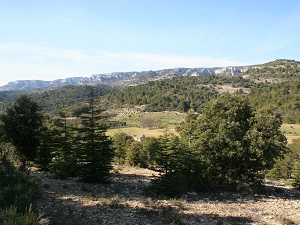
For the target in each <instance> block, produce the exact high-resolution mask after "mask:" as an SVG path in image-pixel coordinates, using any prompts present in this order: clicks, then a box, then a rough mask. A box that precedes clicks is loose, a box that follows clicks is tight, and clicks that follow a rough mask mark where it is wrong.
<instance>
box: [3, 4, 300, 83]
mask: <svg viewBox="0 0 300 225" xmlns="http://www.w3.org/2000/svg"><path fill="white" fill-rule="evenodd" d="M0 6H1V7H0V21H1V22H0V78H1V79H0V86H2V85H5V84H7V83H8V82H10V81H16V80H55V79H63V78H67V77H89V76H91V75H93V74H102V73H111V72H129V71H147V70H159V69H168V68H178V67H189V68H190V67H197V68H199V67H221V66H238V65H254V64H261V63H266V62H269V61H273V60H276V59H293V60H297V61H300V25H299V21H300V1H299V0H242V1H241V0H210V1H207V0H26V1H24V0H9V1H7V0H0Z"/></svg>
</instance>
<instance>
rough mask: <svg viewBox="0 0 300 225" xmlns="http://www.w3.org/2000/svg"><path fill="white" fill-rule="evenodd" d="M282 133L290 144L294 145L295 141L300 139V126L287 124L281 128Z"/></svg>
mask: <svg viewBox="0 0 300 225" xmlns="http://www.w3.org/2000/svg"><path fill="white" fill-rule="evenodd" d="M281 131H282V132H283V133H284V135H285V136H286V138H287V140H288V143H292V141H293V140H294V139H297V138H300V124H287V123H284V124H282V126H281Z"/></svg>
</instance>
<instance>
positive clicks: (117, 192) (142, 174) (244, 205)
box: [32, 167, 300, 225]
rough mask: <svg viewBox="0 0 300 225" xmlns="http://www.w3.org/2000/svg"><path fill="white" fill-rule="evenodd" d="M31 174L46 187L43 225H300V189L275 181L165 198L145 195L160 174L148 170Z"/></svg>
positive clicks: (42, 208)
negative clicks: (252, 188)
mask: <svg viewBox="0 0 300 225" xmlns="http://www.w3.org/2000/svg"><path fill="white" fill-rule="evenodd" d="M32 174H33V175H34V176H38V177H40V178H41V180H42V185H43V189H44V194H43V196H42V199H41V200H40V202H39V210H40V223H41V224H43V225H50V224H52V225H71V224H72V225H73V224H74V225H81V224H82V225H86V224H88V225H93V224H112V225H132V224H136V225H138V224H143V225H146V224H151V225H152V224H155V225H160V224H204V225H205V224H216V225H225V224H227V225H228V224H260V225H262V224H264V225H266V224H269V225H277V224H278V225H279V224H290V225H291V224H300V191H297V190H294V189H292V188H290V187H286V186H278V185H274V184H272V183H269V184H268V185H267V187H266V192H265V194H263V195H253V196H250V195H242V194H239V193H230V192H222V193H193V192H192V193H186V194H185V195H183V196H182V198H180V199H166V198H151V197H148V196H147V195H146V194H145V190H146V189H147V187H149V185H150V180H151V179H152V178H153V175H157V174H155V172H153V171H151V170H147V169H139V168H132V167H115V169H114V171H113V175H112V182H111V183H109V184H85V183H80V182H78V180H77V179H76V178H69V179H66V180H60V179H54V178H52V177H51V176H50V174H49V173H46V172H38V171H33V172H32Z"/></svg>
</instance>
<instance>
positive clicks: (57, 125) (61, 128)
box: [49, 111, 77, 178]
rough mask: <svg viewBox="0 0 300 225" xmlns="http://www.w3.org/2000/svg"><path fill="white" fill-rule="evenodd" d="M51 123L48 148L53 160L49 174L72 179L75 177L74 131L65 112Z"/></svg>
mask: <svg viewBox="0 0 300 225" xmlns="http://www.w3.org/2000/svg"><path fill="white" fill-rule="evenodd" d="M59 114H60V117H59V118H56V119H55V120H54V121H53V123H54V124H53V125H52V127H51V129H50V130H51V134H52V135H51V136H49V142H50V143H49V146H50V148H51V150H52V155H53V159H52V162H51V164H50V170H51V172H52V173H53V174H54V175H55V176H56V177H59V178H67V177H74V176H76V175H77V153H76V151H75V146H74V145H75V143H74V137H75V131H74V129H72V128H71V127H70V125H69V122H68V116H67V114H66V112H65V111H61V112H60V113H59Z"/></svg>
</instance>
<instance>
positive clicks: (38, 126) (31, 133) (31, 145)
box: [1, 95, 44, 168]
mask: <svg viewBox="0 0 300 225" xmlns="http://www.w3.org/2000/svg"><path fill="white" fill-rule="evenodd" d="M43 118H44V116H43V114H42V113H41V107H40V106H39V105H38V103H36V102H34V101H33V100H32V99H31V98H29V97H28V96H26V95H22V96H21V97H20V98H19V99H17V101H16V102H15V104H14V105H13V106H12V107H11V108H9V109H8V110H7V113H6V114H4V115H2V116H1V120H2V122H3V131H4V133H5V136H6V137H7V138H8V139H9V141H11V142H12V144H13V145H14V146H15V148H16V150H17V152H18V153H19V154H20V156H21V158H22V163H23V167H24V168H25V166H26V162H27V161H34V160H35V159H36V156H37V149H38V146H39V145H40V141H41V133H42V130H43Z"/></svg>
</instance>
